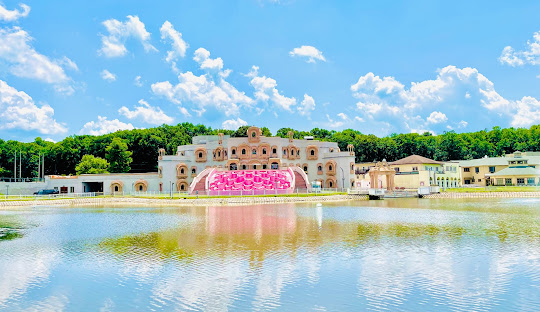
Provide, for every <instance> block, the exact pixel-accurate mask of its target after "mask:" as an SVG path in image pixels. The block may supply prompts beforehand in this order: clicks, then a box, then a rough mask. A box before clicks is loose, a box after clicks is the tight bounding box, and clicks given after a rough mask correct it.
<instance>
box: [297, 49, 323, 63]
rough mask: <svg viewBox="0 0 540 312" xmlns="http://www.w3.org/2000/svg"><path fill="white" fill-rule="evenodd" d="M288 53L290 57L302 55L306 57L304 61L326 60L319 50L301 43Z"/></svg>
mask: <svg viewBox="0 0 540 312" xmlns="http://www.w3.org/2000/svg"><path fill="white" fill-rule="evenodd" d="M289 55H290V56H292V57H302V58H306V62H308V63H315V62H316V61H322V62H326V59H325V58H324V56H323V54H322V52H321V51H319V50H318V49H317V48H315V47H313V46H306V45H303V46H301V47H299V48H294V49H293V50H292V51H291V52H289Z"/></svg>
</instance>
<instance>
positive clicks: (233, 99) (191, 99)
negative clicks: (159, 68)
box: [151, 71, 253, 116]
mask: <svg viewBox="0 0 540 312" xmlns="http://www.w3.org/2000/svg"><path fill="white" fill-rule="evenodd" d="M178 80H179V82H178V84H176V85H173V84H171V83H170V82H169V81H163V82H157V83H154V84H152V87H151V88H152V92H153V93H154V94H155V95H158V96H162V97H164V98H166V99H167V100H169V101H170V102H172V103H175V104H178V105H179V106H181V107H185V105H188V104H191V105H193V107H192V109H193V110H194V111H199V112H200V114H202V113H203V112H205V111H206V110H207V108H209V107H213V108H215V109H217V110H218V111H220V112H222V113H225V115H226V116H231V115H237V114H238V113H239V108H240V107H241V106H250V105H252V104H253V99H251V98H250V97H248V96H246V95H245V93H244V92H240V91H238V90H237V89H236V88H235V87H234V86H232V85H231V84H230V83H228V82H227V81H225V80H224V79H223V78H217V79H216V80H214V78H213V77H212V76H210V75H200V76H197V75H195V74H193V73H192V72H189V71H188V72H185V73H180V74H179V76H178ZM182 111H183V112H184V113H187V110H185V109H184V110H182Z"/></svg>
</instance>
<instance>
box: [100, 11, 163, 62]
mask: <svg viewBox="0 0 540 312" xmlns="http://www.w3.org/2000/svg"><path fill="white" fill-rule="evenodd" d="M103 26H105V28H106V29H107V32H108V35H102V36H101V43H102V47H101V49H99V50H98V53H99V54H100V55H103V56H105V57H108V58H113V57H121V56H124V55H126V53H127V51H128V50H127V48H126V46H125V43H126V41H127V39H129V38H134V39H137V40H139V41H140V43H141V44H142V45H143V47H144V50H145V51H146V52H150V51H157V49H156V48H155V47H154V46H153V45H152V44H150V33H149V32H148V31H146V27H145V26H144V23H143V22H141V21H140V20H139V17H138V16H132V15H128V16H127V20H126V21H125V22H120V21H118V20H116V19H109V20H106V21H104V22H103Z"/></svg>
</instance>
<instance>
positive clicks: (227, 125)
mask: <svg viewBox="0 0 540 312" xmlns="http://www.w3.org/2000/svg"><path fill="white" fill-rule="evenodd" d="M242 126H247V122H246V121H245V120H242V119H240V118H236V119H229V120H225V121H224V122H223V123H222V124H221V127H222V128H223V129H225V130H238V128H240V127H242Z"/></svg>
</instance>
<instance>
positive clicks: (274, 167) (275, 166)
mask: <svg viewBox="0 0 540 312" xmlns="http://www.w3.org/2000/svg"><path fill="white" fill-rule="evenodd" d="M271 168H272V169H274V170H276V169H278V168H279V165H278V163H275V162H273V163H272V165H271Z"/></svg>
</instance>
